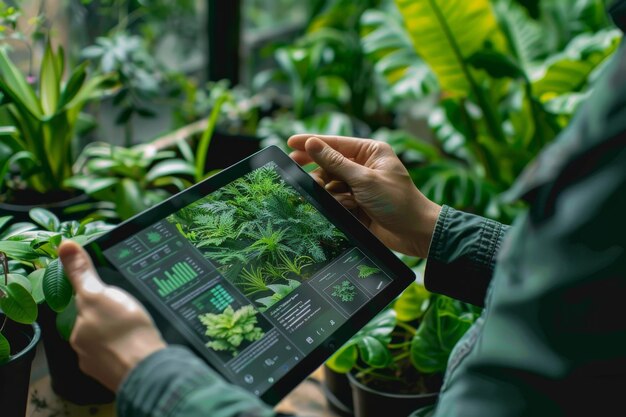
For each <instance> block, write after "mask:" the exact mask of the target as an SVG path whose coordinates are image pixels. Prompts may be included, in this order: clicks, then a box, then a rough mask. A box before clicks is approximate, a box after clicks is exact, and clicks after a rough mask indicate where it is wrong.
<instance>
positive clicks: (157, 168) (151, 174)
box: [146, 159, 195, 182]
mask: <svg viewBox="0 0 626 417" xmlns="http://www.w3.org/2000/svg"><path fill="white" fill-rule="evenodd" d="M194 173H195V168H194V166H193V165H192V164H190V163H188V162H186V161H183V160H181V159H174V160H166V161H161V162H159V163H157V164H155V165H154V166H153V167H152V169H150V171H148V173H147V174H146V181H148V182H152V181H154V180H156V179H157V178H161V177H166V176H169V175H194Z"/></svg>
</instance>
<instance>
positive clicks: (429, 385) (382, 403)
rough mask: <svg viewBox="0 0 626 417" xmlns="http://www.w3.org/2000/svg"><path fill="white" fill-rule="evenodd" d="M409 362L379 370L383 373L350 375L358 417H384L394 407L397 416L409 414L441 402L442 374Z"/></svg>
mask: <svg viewBox="0 0 626 417" xmlns="http://www.w3.org/2000/svg"><path fill="white" fill-rule="evenodd" d="M405 362H406V363H400V364H399V365H400V366H399V368H398V370H396V371H392V370H390V369H382V370H377V373H378V374H379V375H373V373H371V374H365V375H353V374H348V379H349V380H350V385H351V387H352V399H353V401H354V414H355V416H356V417H380V416H381V415H385V414H389V413H390V411H391V410H393V416H394V417H407V416H408V415H409V414H411V413H412V412H414V411H415V410H418V409H420V408H423V407H426V406H429V405H432V404H434V403H436V402H437V399H438V397H439V390H440V389H441V384H442V383H443V377H442V375H441V374H432V375H424V374H421V373H419V372H418V371H417V370H416V369H415V368H414V367H413V366H412V365H411V363H410V362H409V361H408V360H407V361H405Z"/></svg>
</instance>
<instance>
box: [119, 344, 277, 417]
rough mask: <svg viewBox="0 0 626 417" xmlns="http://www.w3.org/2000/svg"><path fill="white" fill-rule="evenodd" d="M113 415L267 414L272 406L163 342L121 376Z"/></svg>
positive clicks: (259, 416)
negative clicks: (155, 350)
mask: <svg viewBox="0 0 626 417" xmlns="http://www.w3.org/2000/svg"><path fill="white" fill-rule="evenodd" d="M117 414H118V416H119V417H173V416H180V417H184V416H188V417H199V416H206V417H235V416H237V417H269V416H274V415H275V413H274V411H273V410H272V409H271V408H270V407H268V406H267V405H265V404H263V403H262V402H261V401H259V400H258V399H257V398H255V397H254V396H253V395H252V394H250V393H248V392H247V391H244V390H243V389H242V388H238V387H235V386H233V385H230V384H227V383H226V382H225V381H224V380H223V379H222V377H221V376H219V375H218V374H216V373H215V372H214V371H213V370H211V369H210V368H209V367H208V366H207V365H206V364H205V363H204V362H202V361H201V360H200V359H198V358H197V357H196V356H195V355H194V354H193V353H191V352H190V351H189V350H187V349H185V348H182V347H169V348H167V349H164V350H162V351H159V352H157V353H154V354H152V355H151V356H149V357H148V358H146V359H145V360H143V361H142V362H141V363H140V364H139V365H138V366H137V367H136V368H135V369H134V370H133V371H132V372H131V373H130V375H129V376H128V377H127V379H126V380H125V381H124V382H123V384H122V386H121V388H120V390H119V393H118V399H117Z"/></svg>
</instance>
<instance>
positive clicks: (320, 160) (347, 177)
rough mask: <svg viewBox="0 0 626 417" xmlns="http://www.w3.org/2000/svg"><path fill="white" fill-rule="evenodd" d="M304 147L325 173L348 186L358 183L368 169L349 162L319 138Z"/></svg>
mask: <svg viewBox="0 0 626 417" xmlns="http://www.w3.org/2000/svg"><path fill="white" fill-rule="evenodd" d="M304 147H305V149H306V152H307V153H308V154H309V156H310V157H311V159H313V161H314V162H315V163H316V164H318V165H319V166H320V167H321V168H322V169H323V170H324V171H326V172H327V173H328V174H329V175H331V176H333V177H336V178H338V179H339V180H341V181H344V182H346V183H347V184H348V185H352V184H354V182H355V181H358V179H359V178H361V177H362V176H363V174H364V173H365V170H366V169H367V168H365V167H364V166H362V165H359V164H357V163H356V162H353V161H351V160H349V159H348V158H346V157H345V156H343V155H342V154H341V153H340V152H338V151H336V150H335V149H333V148H332V147H331V146H329V145H328V144H327V143H326V142H324V141H323V140H321V139H319V138H316V137H311V138H309V139H308V140H307V141H306V143H305V144H304Z"/></svg>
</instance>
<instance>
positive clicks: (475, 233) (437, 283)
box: [425, 206, 509, 307]
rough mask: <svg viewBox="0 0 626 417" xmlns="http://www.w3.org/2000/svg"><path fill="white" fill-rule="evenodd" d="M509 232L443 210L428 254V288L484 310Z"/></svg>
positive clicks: (485, 221) (481, 219) (495, 224)
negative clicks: (503, 244)
mask: <svg viewBox="0 0 626 417" xmlns="http://www.w3.org/2000/svg"><path fill="white" fill-rule="evenodd" d="M508 228H509V226H505V225H502V224H500V223H498V222H495V221H493V220H489V219H486V218H484V217H480V216H476V215H473V214H468V213H463V212H462V211H458V210H455V209H453V208H451V207H448V206H443V208H442V210H441V214H440V215H439V219H438V220H437V224H436V226H435V232H434V233H433V239H432V242H431V244H430V250H429V253H428V263H427V264H426V274H425V285H426V287H427V288H428V289H429V290H430V291H432V292H437V293H443V294H446V295H448V296H450V297H453V298H456V299H459V300H462V301H465V302H468V303H472V304H474V305H477V306H481V307H482V306H483V305H484V301H485V293H486V291H487V286H488V285H489V283H490V282H491V277H492V275H493V269H494V265H495V259H496V256H495V255H496V253H497V252H498V250H499V249H500V245H501V243H502V239H503V238H504V236H505V234H506V231H507V230H508Z"/></svg>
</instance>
